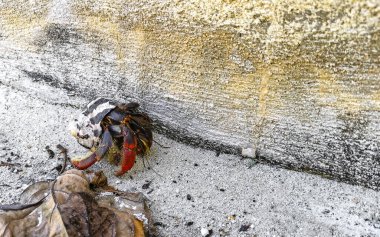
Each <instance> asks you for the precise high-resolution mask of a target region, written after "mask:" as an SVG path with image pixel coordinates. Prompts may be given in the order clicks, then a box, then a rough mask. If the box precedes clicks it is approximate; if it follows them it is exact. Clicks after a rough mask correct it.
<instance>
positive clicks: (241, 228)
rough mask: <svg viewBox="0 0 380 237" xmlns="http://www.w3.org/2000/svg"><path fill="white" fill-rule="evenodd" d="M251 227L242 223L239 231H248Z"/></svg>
mask: <svg viewBox="0 0 380 237" xmlns="http://www.w3.org/2000/svg"><path fill="white" fill-rule="evenodd" d="M249 227H251V226H250V225H242V226H240V229H239V232H244V231H247V230H248V229H249Z"/></svg>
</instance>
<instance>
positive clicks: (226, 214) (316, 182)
mask: <svg viewBox="0 0 380 237" xmlns="http://www.w3.org/2000/svg"><path fill="white" fill-rule="evenodd" d="M25 80H26V79H25ZM87 102H88V101H87V100H85V99H83V98H79V97H73V96H68V95H67V94H65V91H62V90H60V89H57V88H52V87H49V86H47V85H42V84H36V83H31V82H26V81H20V82H9V81H1V79H0V121H1V124H0V162H9V163H12V164H16V165H14V166H6V165H4V164H2V165H1V166H0V192H1V194H2V195H1V196H0V202H1V204H5V203H12V202H14V201H17V199H18V198H17V197H18V195H19V194H20V192H21V191H22V190H23V189H24V188H25V187H27V185H28V184H30V183H32V182H33V181H36V180H41V179H46V178H54V177H55V176H56V175H57V173H58V171H57V170H56V169H55V167H57V166H58V165H59V164H61V163H62V158H61V157H60V156H59V154H58V150H57V148H56V145H57V144H61V145H63V146H65V147H67V148H68V149H69V155H70V156H73V155H80V154H82V153H83V152H85V150H84V149H83V148H82V147H81V146H79V145H78V144H77V143H76V141H75V140H74V139H73V138H72V137H71V136H70V135H69V133H68V131H67V125H68V123H69V121H70V120H71V119H72V118H74V117H76V116H77V115H78V114H79V112H80V107H81V106H84V105H85V104H86V103H87ZM154 135H155V140H157V141H158V142H159V143H161V144H164V145H165V146H169V148H163V147H160V146H158V145H154V147H153V149H152V154H151V156H150V158H149V163H150V168H147V167H144V166H143V164H142V161H141V159H139V161H138V163H137V165H136V166H135V167H134V169H133V170H132V171H131V172H129V173H128V174H127V175H125V176H123V177H122V178H117V177H115V176H113V171H114V170H115V169H117V167H114V166H112V165H110V164H108V163H107V162H106V161H105V160H104V161H101V162H98V163H97V164H96V165H94V166H93V167H92V169H94V170H100V169H102V170H104V172H105V173H106V175H107V176H108V177H109V182H110V184H111V185H114V186H115V187H117V188H119V189H122V190H134V191H141V192H143V193H144V194H145V195H146V196H147V197H148V198H149V200H150V206H151V209H152V211H153V216H154V221H155V225H156V226H157V228H158V231H159V234H160V236H201V230H202V228H203V229H204V231H205V230H206V229H207V230H209V233H210V234H211V235H210V236H380V207H379V204H380V192H375V191H373V190H370V189H366V188H363V187H359V186H352V185H349V184H345V183H339V182H336V181H331V180H327V179H324V178H322V177H319V176H314V175H310V174H304V173H299V172H294V171H289V170H284V169H279V168H276V167H271V166H267V165H263V164H256V163H255V162H254V161H252V160H249V159H245V160H242V159H241V158H240V157H237V156H232V155H226V154H220V155H217V154H215V152H212V151H207V150H202V149H198V148H193V147H189V146H187V145H185V144H180V143H177V142H175V141H172V140H170V139H167V138H165V137H164V136H163V135H159V134H154ZM46 146H49V147H50V149H51V150H52V151H53V152H55V156H54V157H53V158H49V153H48V152H47V149H46Z"/></svg>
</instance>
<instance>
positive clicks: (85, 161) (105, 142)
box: [71, 128, 112, 170]
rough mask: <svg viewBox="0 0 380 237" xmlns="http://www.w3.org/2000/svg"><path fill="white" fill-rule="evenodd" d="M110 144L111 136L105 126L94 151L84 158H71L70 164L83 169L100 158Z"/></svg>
mask: <svg viewBox="0 0 380 237" xmlns="http://www.w3.org/2000/svg"><path fill="white" fill-rule="evenodd" d="M111 146H112V136H111V133H110V131H109V130H108V129H107V128H106V129H105V131H104V133H103V136H102V140H101V142H100V144H99V146H98V148H97V149H96V151H95V152H93V153H90V154H89V155H87V156H85V157H84V158H79V159H71V164H73V165H74V166H75V167H76V168H77V169H80V170H84V169H87V168H88V167H90V166H91V165H93V164H94V163H95V162H97V161H98V160H100V159H102V157H103V156H104V155H105V154H106V152H107V151H108V149H109V148H110V147H111Z"/></svg>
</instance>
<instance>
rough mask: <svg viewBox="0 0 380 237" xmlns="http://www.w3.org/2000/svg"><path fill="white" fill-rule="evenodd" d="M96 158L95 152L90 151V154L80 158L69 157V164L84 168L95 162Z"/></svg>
mask: <svg viewBox="0 0 380 237" xmlns="http://www.w3.org/2000/svg"><path fill="white" fill-rule="evenodd" d="M97 161H98V159H97V158H96V153H92V154H91V155H90V156H88V157H86V158H84V159H81V160H74V159H71V164H73V166H75V168H77V169H79V170H84V169H87V168H88V167H90V166H91V165H93V164H94V163H95V162H97Z"/></svg>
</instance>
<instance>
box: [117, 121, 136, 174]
mask: <svg viewBox="0 0 380 237" xmlns="http://www.w3.org/2000/svg"><path fill="white" fill-rule="evenodd" d="M121 130H122V134H123V139H124V141H123V157H122V159H121V167H120V170H119V171H117V172H115V175H116V176H120V175H123V174H125V172H127V171H128V170H130V169H131V168H132V167H133V165H134V164H135V160H136V151H137V137H136V135H135V134H134V133H133V131H132V129H131V128H130V127H129V126H122V127H121Z"/></svg>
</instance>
